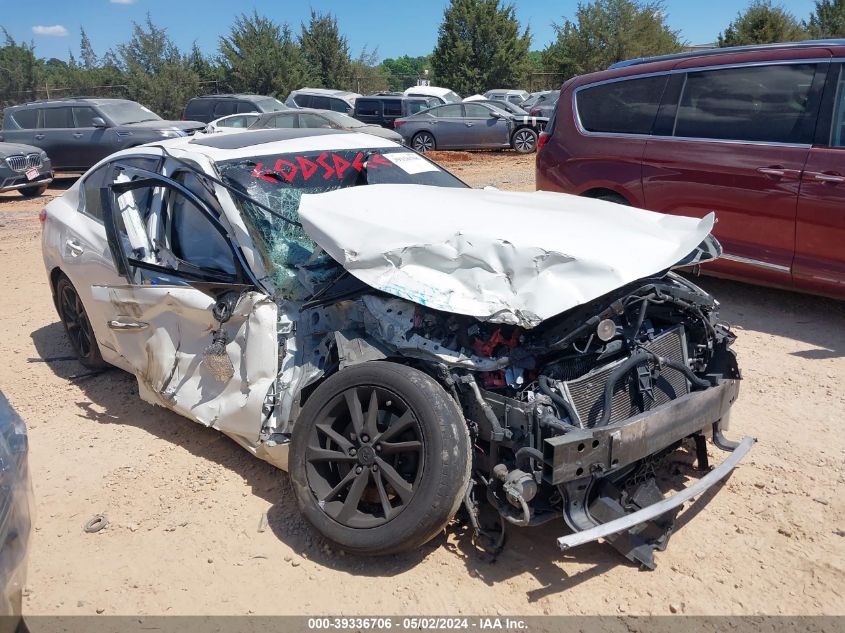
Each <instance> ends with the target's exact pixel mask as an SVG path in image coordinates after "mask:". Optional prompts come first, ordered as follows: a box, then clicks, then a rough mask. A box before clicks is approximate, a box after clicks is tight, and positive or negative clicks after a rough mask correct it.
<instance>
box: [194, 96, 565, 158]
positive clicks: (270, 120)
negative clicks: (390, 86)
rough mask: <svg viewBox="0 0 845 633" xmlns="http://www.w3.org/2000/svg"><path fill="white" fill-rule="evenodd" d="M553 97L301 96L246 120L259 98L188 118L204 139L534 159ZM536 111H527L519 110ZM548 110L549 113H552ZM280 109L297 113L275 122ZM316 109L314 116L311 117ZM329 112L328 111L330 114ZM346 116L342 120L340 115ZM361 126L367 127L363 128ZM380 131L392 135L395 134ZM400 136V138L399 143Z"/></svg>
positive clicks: (214, 102) (203, 108) (218, 105)
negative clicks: (380, 145)
mask: <svg viewBox="0 0 845 633" xmlns="http://www.w3.org/2000/svg"><path fill="white" fill-rule="evenodd" d="M556 98H557V93H556V92H554V91H548V92H542V93H535V94H534V95H529V94H528V93H527V92H525V91H524V90H491V91H488V92H487V93H486V94H485V95H472V96H470V97H467V98H466V99H464V100H463V105H461V99H460V97H459V96H458V95H457V94H455V93H454V92H452V91H451V90H448V89H446V88H439V87H436V86H417V87H414V88H409V89H407V90H406V91H405V92H404V93H401V92H382V93H376V94H373V95H368V96H362V95H358V94H355V93H350V92H344V91H340V90H326V89H320V88H314V89H312V88H303V89H301V90H296V91H294V92H292V93H291V95H290V96H289V97H288V99H287V102H286V104H285V105H284V106H283V105H282V104H281V102H278V101H277V102H276V103H275V104H272V111H270V112H267V110H269V109H270V108H269V107H268V105H269V104H266V102H265V104H264V108H263V109H264V111H265V114H264V115H261V114H260V113H249V112H247V110H248V109H250V108H257V107H259V105H261V104H260V100H261V99H263V98H258V97H255V96H254V95H243V94H241V95H207V96H203V97H196V98H195V99H193V100H191V102H190V103H189V104H188V106H187V107H186V109H185V117H186V118H198V119H202V120H208V119H211V117H214V116H215V115H218V114H223V113H227V112H228V113H232V112H236V113H235V114H228V115H224V116H222V117H220V118H217V119H214V120H210V122H209V124H208V126H207V128H206V130H207V131H209V132H223V131H241V130H244V129H247V128H249V129H257V128H262V129H263V128H268V127H286V128H290V127H324V128H335V129H338V128H339V129H346V130H355V131H359V132H367V133H372V134H375V135H376V136H381V137H384V138H389V139H390V140H394V141H399V142H404V143H406V144H408V145H411V146H412V147H413V148H414V149H416V150H417V151H420V152H426V151H430V150H433V149H504V148H508V147H510V148H513V149H514V150H516V151H517V152H520V153H529V152H533V151H534V149H535V148H536V145H537V137H538V134H539V133H540V132H542V131H543V129H544V128H545V124H546V123H547V122H548V116H543V115H542V114H540V113H542V112H545V113H546V114H550V112H548V111H549V109H550V108H553V107H554V103H556ZM524 103H533V104H535V105H534V106H533V107H531V111H530V112H529V111H528V110H525V109H524V108H522V107H521V106H520V105H519V104H524ZM549 104H551V105H549ZM284 107H290V108H297V109H298V111H299V112H300V113H302V112H303V111H307V113H308V114H307V115H305V114H299V115H297V114H295V113H292V112H288V113H285V114H275V113H278V112H279V111H280V110H282V109H283V108H284ZM315 108H316V109H315ZM329 110H331V111H329ZM344 110H345V111H346V112H345V113H344V112H343V111H344ZM362 124H366V126H365V125H362ZM379 127H381V128H387V129H390V128H393V129H396V130H397V131H398V132H399V134H394V133H385V132H384V131H383V130H379ZM400 135H401V136H400Z"/></svg>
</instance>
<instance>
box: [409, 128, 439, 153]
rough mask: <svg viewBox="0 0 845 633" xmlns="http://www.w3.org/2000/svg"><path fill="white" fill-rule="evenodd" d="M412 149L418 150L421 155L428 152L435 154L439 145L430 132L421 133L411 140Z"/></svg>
mask: <svg viewBox="0 0 845 633" xmlns="http://www.w3.org/2000/svg"><path fill="white" fill-rule="evenodd" d="M411 147H413V148H414V149H415V150H417V151H418V152H419V153H420V154H425V153H426V152H433V151H434V150H436V149H437V143H436V142H435V140H434V137H433V136H432V135H431V134H430V133H428V132H420V133H418V134H416V135H415V136H414V138H412V139H411Z"/></svg>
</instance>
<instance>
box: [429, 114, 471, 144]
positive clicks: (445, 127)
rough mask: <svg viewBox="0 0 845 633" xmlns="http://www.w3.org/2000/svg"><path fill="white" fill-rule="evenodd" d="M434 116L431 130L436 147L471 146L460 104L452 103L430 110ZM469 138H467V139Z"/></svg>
mask: <svg viewBox="0 0 845 633" xmlns="http://www.w3.org/2000/svg"><path fill="white" fill-rule="evenodd" d="M431 114H432V115H433V116H434V117H435V119H434V121H432V131H433V133H434V139H435V142H436V143H437V148H438V149H452V148H457V149H462V148H465V147H471V146H472V145H471V137H470V136H469V135H468V134H467V130H468V129H470V128H467V126H466V123H465V122H464V113H463V108H462V106H461V104H459V103H452V104H449V105H444V106H440V107H439V108H435V109H434V110H432V111H431ZM468 139H469V140H468Z"/></svg>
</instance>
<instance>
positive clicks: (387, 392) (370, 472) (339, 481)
mask: <svg viewBox="0 0 845 633" xmlns="http://www.w3.org/2000/svg"><path fill="white" fill-rule="evenodd" d="M290 457H291V461H290V464H291V466H290V474H291V480H292V482H293V488H294V493H295V495H296V500H297V504H298V505H299V508H300V510H301V511H302V513H303V514H304V515H305V517H306V519H308V521H309V522H310V523H311V525H313V526H314V528H315V529H316V530H317V531H318V532H320V533H321V534H322V535H323V536H324V537H326V538H327V539H328V540H330V541H332V542H333V543H335V544H336V545H338V546H339V547H341V548H343V549H345V550H348V551H351V552H354V553H358V554H375V555H384V554H394V553H397V552H402V551H406V550H411V549H415V548H418V547H420V546H421V545H423V544H424V543H426V542H427V541H429V540H430V539H431V538H433V537H434V536H435V535H436V534H437V533H438V532H439V531H440V530H442V529H443V528H444V527H445V525H446V524H447V523H448V522H449V520H450V519H451V518H452V517H453V516H454V514H455V512H456V511H457V509H458V506H459V505H460V503H461V501H462V500H463V496H464V493H465V491H466V488H467V485H468V483H469V472H470V443H469V434H468V431H467V426H466V422H465V420H464V417H463V414H462V413H461V410H460V409H459V408H458V405H457V403H455V401H454V400H453V399H452V398H451V397H450V396H449V395H448V394H447V393H446V391H445V390H444V389H443V388H442V387H441V386H440V385H439V384H438V383H437V382H435V381H434V379H432V378H431V377H430V376H428V375H427V374H424V373H423V372H421V371H418V370H416V369H413V368H410V367H406V366H404V365H399V364H396V363H390V362H383V361H372V362H367V363H363V364H361V365H355V366H353V367H349V368H348V369H344V370H341V371H340V372H338V373H336V374H334V375H333V376H331V377H330V378H328V379H327V380H326V381H325V382H323V383H322V384H321V385H320V386H319V387H318V388H317V389H316V390H315V391H314V393H313V394H312V395H311V396H310V397H309V398H308V401H307V402H306V403H305V406H304V407H303V409H302V413H301V414H300V416H299V420H298V421H297V423H296V426H295V427H294V431H293V438H292V444H291V454H290Z"/></svg>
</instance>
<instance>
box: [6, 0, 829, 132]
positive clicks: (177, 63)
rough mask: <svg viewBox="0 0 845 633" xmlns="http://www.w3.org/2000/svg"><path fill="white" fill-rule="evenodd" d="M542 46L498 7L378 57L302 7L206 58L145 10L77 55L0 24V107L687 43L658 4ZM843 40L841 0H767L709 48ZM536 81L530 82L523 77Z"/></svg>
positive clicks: (584, 11)
mask: <svg viewBox="0 0 845 633" xmlns="http://www.w3.org/2000/svg"><path fill="white" fill-rule="evenodd" d="M553 26H554V31H555V37H554V40H553V41H552V42H551V43H550V44H549V45H548V46H547V47H546V48H545V49H543V50H531V44H532V39H533V35H532V33H531V31H530V29H529V28H523V27H522V26H521V25H520V23H519V21H518V20H517V17H516V11H515V8H514V5H512V4H505V3H504V2H503V0H451V2H450V4H449V5H448V6H447V7H446V9H445V11H444V15H443V19H442V21H441V23H440V26H439V28H438V34H437V43H436V45H435V47H434V50H433V51H432V53H431V54H430V55H425V56H418V57H411V56H407V55H403V56H401V57H398V58H388V59H384V60H383V61H381V62H379V61H378V57H379V56H378V51H377V50H372V51H370V50H367V49H364V50H362V51H361V52H360V53H359V54H358V55H355V56H353V55H352V53H351V52H350V48H349V42H348V40H347V38H346V37H345V36H344V35H343V33H342V31H341V28H340V26H339V24H338V21H337V19H336V18H335V17H334V16H333V15H332V14H331V13H322V12H319V11H315V10H312V11H311V13H310V17H309V19H308V20H307V21H306V22H304V23H302V24H300V25H299V28H298V29H295V28H294V27H292V26H291V25H289V24H287V23H282V24H279V23H277V22H275V21H274V20H272V19H270V18H267V17H264V16H262V15H259V14H258V12H257V11H256V12H253V13H252V14H241V15H239V16H237V17H236V18H235V20H234V22H233V23H232V25H231V26H230V28H229V32H228V33H227V34H225V35H223V36H221V37H220V38H219V41H218V48H217V51H216V52H215V53H213V54H211V55H207V54H205V53H203V52H202V51H201V50H200V49H199V47H198V46H197V45H196V43H195V44H194V45H193V46H192V47H191V49H190V50H188V51H183V50H180V48H179V47H178V46H177V45H176V44H175V42H174V41H173V39H172V38H171V37H170V35H169V34H168V32H167V29H166V28H164V27H162V26H160V25H157V24H155V23H154V22H153V20H152V18H151V17H150V16H149V15H148V16H147V18H146V20H145V21H144V22H143V23H140V24H139V23H134V22H133V26H132V33H131V36H130V38H129V40H128V41H126V42H125V43H123V44H119V45H117V46H116V47H115V48H113V49H111V50H108V51H106V52H105V53H103V54H102V55H98V54H97V53H96V52H95V50H94V47H93V46H92V43H91V41H90V38H89V37H88V35H87V33H86V32H85V30H84V29H81V30H80V42H79V50H78V54H74V53H73V52H71V53H70V55H69V58H68V60H67V61H65V60H61V59H57V58H51V59H43V58H39V57H37V56H36V54H35V46H34V44H33V43H26V42H18V41H16V40H15V39H14V38H12V36H11V35H10V34H9V33H8V32H7V31H6V30H5V29H4V28H2V27H0V29H2V37H3V40H4V41H3V45H2V46H0V105H2V106H6V105H10V104H13V103H20V102H24V101H27V100H31V99H35V98H44V97H54V98H55V97H63V96H71V95H89V96H115V97H125V98H129V99H133V100H135V101H138V102H140V103H143V104H144V105H146V106H147V107H149V108H151V109H152V110H154V111H155V112H157V113H159V114H161V115H162V116H164V117H168V118H178V116H180V115H181V111H182V108H183V107H184V104H185V103H186V102H187V101H188V99H190V98H191V97H193V96H195V95H197V94H202V93H207V92H221V91H226V92H229V91H231V92H254V93H258V94H265V95H271V96H276V97H278V98H280V99H284V98H285V97H286V96H287V94H288V93H289V92H290V91H291V90H294V89H296V88H301V87H303V86H310V87H326V88H341V89H346V90H352V91H354V92H362V93H369V92H375V91H379V90H402V89H404V88H406V87H408V86H411V85H414V84H416V81H417V80H418V79H423V78H427V79H429V80H430V81H431V83H432V84H434V85H442V86H447V87H449V88H451V89H452V90H455V91H456V92H458V93H459V94H462V95H470V94H475V93H480V92H484V91H485V90H488V89H490V88H497V87H526V88H539V87H544V88H556V87H557V86H559V85H560V83H561V82H562V81H564V80H565V79H567V78H569V77H571V76H573V75H576V74H582V73H587V72H593V71H596V70H601V69H603V68H607V66H609V65H610V64H612V63H615V62H617V61H621V60H623V59H630V58H635V57H645V56H651V55H661V54H665V53H672V52H677V51H680V50H683V49H684V48H685V47H687V46H688V45H689V43H688V42H685V41H683V40H682V39H681V37H680V34H679V32H678V31H675V30H672V29H671V28H670V27H669V26H668V24H667V15H666V10H665V7H664V5H663V3H662V1H661V0H591V1H587V2H581V3H579V5H578V8H577V10H576V12H575V16H574V18H573V19H572V20H564V21H563V22H561V23H555V24H554V25H553ZM829 37H845V0H816V2H815V8H814V10H813V12H812V13H811V14H810V15H809V16H808V17H807V18H806V19H803V20H802V19H799V18H797V17H796V16H794V15H792V14H791V13H789V12H788V11H786V10H785V9H784V8H783V7H781V6H780V5H778V4H774V3H773V2H772V0H752V2H751V3H750V4H749V5H748V6H747V7H746V8H745V10H743V11H740V12H739V13H738V14H737V15H736V17H735V18H734V19H733V20H732V21H731V22H730V23H729V24H728V25H727V26H726V27H725V29H724V31H722V32H721V33H720V34H719V36H718V40H717V42H715V44H716V45H718V46H736V45H742V44H762V43H771V42H782V41H794V40H803V39H810V38H813V39H820V38H829ZM538 77H539V81H534V79H535V78H538Z"/></svg>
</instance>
